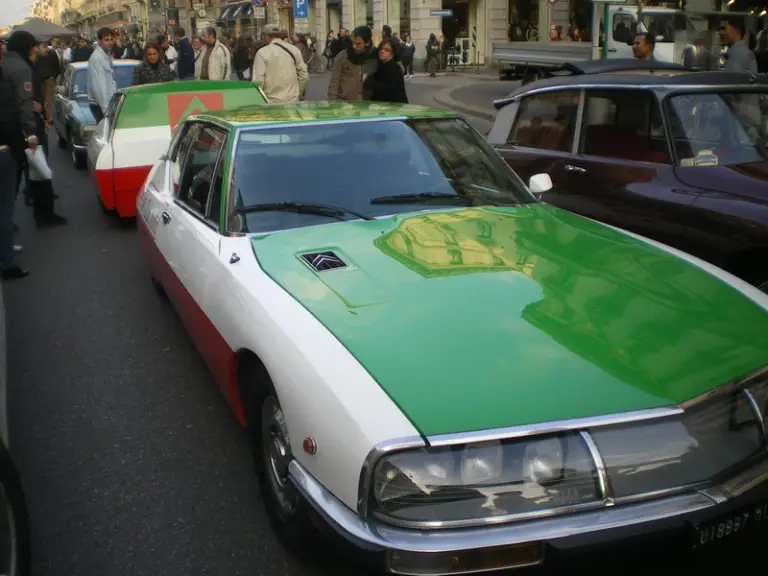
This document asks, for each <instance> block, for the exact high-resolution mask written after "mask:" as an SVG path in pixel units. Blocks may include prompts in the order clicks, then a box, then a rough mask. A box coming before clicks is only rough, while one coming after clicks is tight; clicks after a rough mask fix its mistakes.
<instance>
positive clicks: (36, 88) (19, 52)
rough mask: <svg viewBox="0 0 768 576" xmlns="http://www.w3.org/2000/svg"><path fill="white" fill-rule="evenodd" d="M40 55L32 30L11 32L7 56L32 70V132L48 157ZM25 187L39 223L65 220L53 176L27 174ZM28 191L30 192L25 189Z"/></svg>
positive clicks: (22, 159)
mask: <svg viewBox="0 0 768 576" xmlns="http://www.w3.org/2000/svg"><path fill="white" fill-rule="evenodd" d="M39 55H40V43H39V42H38V41H37V40H36V39H35V37H34V36H32V34H30V33H29V32H24V31H18V32H14V33H13V34H11V37H10V38H9V39H8V54H6V59H12V62H15V63H16V66H17V68H18V69H23V67H25V66H26V68H27V69H28V70H29V72H30V73H31V75H32V77H31V81H30V82H27V83H25V88H26V87H29V88H30V90H31V93H32V100H33V102H32V105H33V110H34V113H33V117H34V129H33V132H32V134H34V135H35V136H36V142H39V143H40V145H41V146H42V147H43V150H44V152H45V156H46V158H47V157H48V134H47V130H46V122H45V117H44V113H45V105H44V103H43V89H42V84H41V82H40V78H39V77H38V75H37V74H36V73H35V62H36V61H37V59H38V57H39ZM30 128H31V127H29V128H25V129H24V132H25V133H29V132H28V130H29V129H30ZM17 161H18V162H24V166H26V155H25V154H24V153H23V148H22V150H21V154H20V155H19V153H18V152H17ZM25 173H28V167H27V169H25ZM16 181H17V182H19V181H20V177H19V176H17V177H16ZM26 188H27V189H28V190H29V196H31V201H32V202H31V204H32V205H33V206H34V207H35V211H34V218H35V222H36V223H37V225H38V227H42V226H58V225H61V224H66V223H67V219H66V218H62V217H61V216H59V215H58V214H56V213H54V211H53V203H54V198H55V195H54V193H53V182H51V181H50V180H44V181H32V180H29V178H27V183H26ZM25 195H27V192H26V190H25Z"/></svg>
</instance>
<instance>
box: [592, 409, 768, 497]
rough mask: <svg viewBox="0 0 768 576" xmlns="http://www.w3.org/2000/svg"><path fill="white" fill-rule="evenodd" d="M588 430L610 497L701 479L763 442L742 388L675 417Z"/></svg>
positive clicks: (751, 453) (729, 465)
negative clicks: (736, 393)
mask: <svg viewBox="0 0 768 576" xmlns="http://www.w3.org/2000/svg"><path fill="white" fill-rule="evenodd" d="M591 433H592V438H593V439H594V441H595V444H596V445H597V448H598V450H599V452H600V454H601V455H602V457H603V461H604V463H605V468H606V471H607V472H608V478H609V479H610V483H611V488H612V495H613V497H614V498H621V497H625V496H633V495H638V494H643V493H650V492H654V491H659V490H669V489H672V488H677V487H683V486H688V485H692V484H697V483H701V482H706V481H708V480H710V479H712V478H716V477H717V476H719V475H721V474H723V473H724V472H726V471H728V470H729V469H731V468H733V467H734V466H736V465H738V464H739V463H741V462H744V461H746V460H748V459H750V458H751V457H752V456H755V455H756V454H758V453H759V452H760V451H761V450H762V448H763V437H762V431H761V429H760V426H759V423H758V421H757V419H756V418H755V414H754V412H753V411H752V410H751V407H750V405H749V402H748V400H747V398H746V396H745V395H744V394H739V395H735V396H731V397H727V398H724V397H721V398H717V399H715V400H713V401H709V402H706V403H704V404H702V405H700V406H694V407H692V408H690V409H689V410H687V411H686V412H685V413H683V414H682V415H681V416H680V417H678V418H675V419H670V420H659V421H648V422H641V423H637V424H632V425H623V426H620V427H618V426H612V427H607V428H595V429H593V430H591Z"/></svg>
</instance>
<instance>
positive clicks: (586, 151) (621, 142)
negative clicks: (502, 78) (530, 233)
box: [488, 64, 768, 291]
mask: <svg viewBox="0 0 768 576" xmlns="http://www.w3.org/2000/svg"><path fill="white" fill-rule="evenodd" d="M600 72H601V73H590V72H589V71H586V72H585V71H582V72H577V73H575V74H574V73H572V74H571V75H565V76H558V77H554V78H548V79H545V80H540V81H536V82H532V83H530V84H526V85H525V86H522V87H520V88H519V89H517V90H516V91H514V92H512V94H510V96H509V97H508V98H506V99H504V100H502V101H498V102H496V103H495V104H496V107H497V108H499V109H500V110H499V113H498V114H497V116H496V120H495V122H494V125H493V128H492V129H491V131H490V133H489V134H488V140H489V141H490V142H491V144H493V145H494V146H495V147H496V149H497V150H498V152H499V153H500V154H501V155H502V156H503V157H504V159H505V160H506V161H507V162H508V163H509V164H510V166H512V168H514V169H515V171H516V172H517V173H518V175H519V176H520V177H521V178H522V179H523V180H524V181H528V179H529V178H530V177H531V176H533V175H535V174H539V173H547V174H549V175H550V177H551V179H552V182H553V188H552V189H551V190H549V191H547V192H544V193H543V194H542V195H541V198H542V200H544V201H545V202H549V203H551V204H554V205H556V206H559V207H561V208H564V209H566V210H570V211H572V212H576V213H578V214H581V215H583V216H587V217H590V218H594V219H596V220H599V221H601V222H605V223H608V224H612V225H614V226H617V227H620V228H624V229H626V230H630V231H632V232H635V233H637V234H641V235H643V236H646V237H648V238H651V239H654V240H658V241H660V242H663V243H665V244H668V245H670V246H674V247H676V248H679V249H681V250H683V251H685V252H689V253H691V254H693V255H695V256H698V257H700V258H702V259H704V260H708V261H710V262H712V263H713V264H716V265H717V266H720V267H721V268H724V269H725V270H728V271H729V272H731V273H733V274H735V275H737V276H739V277H741V278H742V279H744V280H746V281H747V282H750V283H752V284H754V285H755V286H758V287H760V288H761V289H763V290H764V291H768V77H767V76H763V75H754V74H750V73H747V72H745V73H743V74H741V73H730V72H694V71H689V70H685V69H682V68H679V67H671V66H658V67H655V68H654V65H653V64H651V65H649V67H648V68H647V69H639V68H637V69H634V70H617V71H605V70H601V71H600Z"/></svg>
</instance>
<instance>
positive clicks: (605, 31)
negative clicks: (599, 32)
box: [600, 2, 611, 60]
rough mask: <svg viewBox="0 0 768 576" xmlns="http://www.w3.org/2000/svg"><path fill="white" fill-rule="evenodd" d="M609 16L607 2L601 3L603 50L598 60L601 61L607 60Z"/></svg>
mask: <svg viewBox="0 0 768 576" xmlns="http://www.w3.org/2000/svg"><path fill="white" fill-rule="evenodd" d="M610 15H611V13H610V10H609V9H608V2H603V49H602V50H601V51H600V58H602V59H603V60H607V59H608V38H610V34H611V23H610V22H609V21H608V19H609V18H610Z"/></svg>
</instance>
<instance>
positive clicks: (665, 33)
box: [640, 11, 696, 43]
mask: <svg viewBox="0 0 768 576" xmlns="http://www.w3.org/2000/svg"><path fill="white" fill-rule="evenodd" d="M640 21H641V22H642V23H643V26H644V27H645V30H647V31H648V33H650V34H652V35H653V36H654V37H655V39H656V42H657V43H658V42H674V41H675V33H676V32H689V33H694V32H696V27H695V26H694V25H693V23H692V22H691V21H690V20H688V18H687V17H686V16H685V15H684V14H682V13H681V12H646V11H643V13H642V15H641V16H640Z"/></svg>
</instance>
